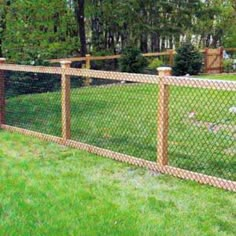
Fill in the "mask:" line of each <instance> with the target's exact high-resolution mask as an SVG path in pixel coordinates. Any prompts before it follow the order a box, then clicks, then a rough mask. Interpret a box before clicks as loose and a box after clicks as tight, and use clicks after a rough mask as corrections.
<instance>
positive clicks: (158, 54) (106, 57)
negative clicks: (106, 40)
mask: <svg viewBox="0 0 236 236" xmlns="http://www.w3.org/2000/svg"><path fill="white" fill-rule="evenodd" d="M170 53H171V51H166V52H151V53H143V54H142V55H143V56H144V57H155V56H168V55H170ZM175 53H176V52H175V51H173V54H175ZM119 58H121V55H120V54H118V55H111V56H90V57H89V59H90V60H91V61H103V60H112V59H119ZM86 59H87V57H72V58H60V59H52V60H49V62H51V63H60V62H61V61H65V60H67V61H68V60H69V61H71V62H79V61H86Z"/></svg>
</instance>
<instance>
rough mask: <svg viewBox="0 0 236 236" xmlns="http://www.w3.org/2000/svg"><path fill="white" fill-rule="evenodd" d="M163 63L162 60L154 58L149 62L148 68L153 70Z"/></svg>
mask: <svg viewBox="0 0 236 236" xmlns="http://www.w3.org/2000/svg"><path fill="white" fill-rule="evenodd" d="M163 65H164V62H163V61H162V60H160V59H159V58H155V59H154V60H152V61H151V62H150V63H149V65H148V68H149V69H151V70H155V69H157V68H158V67H160V66H163Z"/></svg>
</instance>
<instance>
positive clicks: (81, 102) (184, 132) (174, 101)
mask: <svg viewBox="0 0 236 236" xmlns="http://www.w3.org/2000/svg"><path fill="white" fill-rule="evenodd" d="M209 77H213V78H214V76H208V78H209ZM215 78H216V79H230V80H236V76H235V75H232V76H231V75H229V76H228V75H223V76H215ZM157 97H158V86H156V85H147V84H139V85H137V84H127V85H120V86H92V87H87V88H74V89H73V90H72V96H71V114H72V115H71V123H72V139H74V140H77V141H81V142H85V143H88V144H92V145H96V146H98V147H102V148H107V149H111V150H113V151H117V152H121V153H125V154H129V155H133V156H136V157H139V158H144V159H147V160H151V161H156V155H157V154H156V146H157V137H156V135H157ZM233 106H236V93H235V92H226V91H214V90H207V89H196V88H181V87H171V96H170V127H169V162H170V164H171V165H172V166H177V167H180V168H185V169H188V170H193V171H197V172H201V173H205V174H209V175H214V176H218V177H221V178H226V179H230V180H236V142H235V140H236V115H235V114H232V113H230V112H229V109H230V108H231V107H233ZM191 112H195V113H196V118H195V120H194V121H191V120H190V119H189V114H190V113H191ZM7 124H10V125H14V126H18V127H22V128H27V129H31V130H34V131H39V132H44V133H47V134H52V135H57V136H60V135H61V104H60V93H59V92H54V93H44V94H33V95H23V96H17V97H14V98H10V99H8V100H7ZM222 127H226V128H222ZM227 127H231V128H227Z"/></svg>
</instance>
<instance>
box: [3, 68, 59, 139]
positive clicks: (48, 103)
mask: <svg viewBox="0 0 236 236" xmlns="http://www.w3.org/2000/svg"><path fill="white" fill-rule="evenodd" d="M5 97H6V114H5V119H6V124H8V125H11V126H16V127H19V128H24V129H29V130H32V131H37V132H41V133H45V134H51V135H56V136H60V135H61V103H60V99H61V76H59V75H49V74H40V73H31V72H15V71H7V72H6V73H5Z"/></svg>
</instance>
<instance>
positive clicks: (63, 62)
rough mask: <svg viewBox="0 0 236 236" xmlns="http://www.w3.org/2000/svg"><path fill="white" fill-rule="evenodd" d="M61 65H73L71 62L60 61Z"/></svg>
mask: <svg viewBox="0 0 236 236" xmlns="http://www.w3.org/2000/svg"><path fill="white" fill-rule="evenodd" d="M60 64H61V65H67V64H71V61H60Z"/></svg>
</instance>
